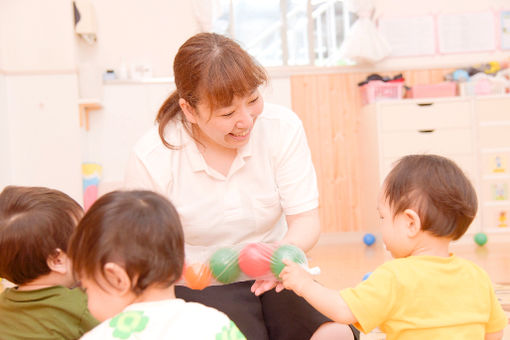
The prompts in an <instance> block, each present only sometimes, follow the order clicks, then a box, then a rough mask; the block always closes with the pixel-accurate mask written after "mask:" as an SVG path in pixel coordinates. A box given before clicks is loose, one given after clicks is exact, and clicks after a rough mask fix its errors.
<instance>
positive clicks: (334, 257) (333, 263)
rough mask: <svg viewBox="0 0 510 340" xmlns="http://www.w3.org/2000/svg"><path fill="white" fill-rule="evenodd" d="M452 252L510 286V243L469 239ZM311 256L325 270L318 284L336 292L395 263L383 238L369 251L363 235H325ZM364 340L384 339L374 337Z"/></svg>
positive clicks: (509, 335)
mask: <svg viewBox="0 0 510 340" xmlns="http://www.w3.org/2000/svg"><path fill="white" fill-rule="evenodd" d="M500 238H501V237H500ZM451 251H452V252H454V253H455V254H456V255H458V256H461V257H463V258H466V259H468V260H471V261H473V262H475V263H476V264H478V265H479V266H481V267H482V268H484V269H485V270H486V271H487V273H488V274H489V276H490V277H491V279H492V280H493V282H494V283H495V284H510V239H508V238H507V239H506V240H494V237H491V236H489V242H488V243H487V244H486V245H485V246H483V247H479V246H477V245H476V244H475V243H474V242H472V241H471V240H470V238H469V237H468V236H466V237H465V239H464V240H463V241H461V242H459V243H457V244H452V247H451ZM308 255H309V264H310V266H319V267H320V268H321V274H320V275H319V276H318V277H317V280H318V281H319V282H321V283H322V284H324V285H325V286H327V287H330V288H334V289H341V288H346V287H351V286H355V285H357V284H358V283H359V282H361V281H362V278H363V276H364V275H365V274H366V273H368V272H371V271H373V270H374V269H375V268H377V266H379V265H380V264H382V263H383V262H385V261H387V260H389V259H391V255H390V254H389V253H388V252H387V251H386V250H385V249H384V246H383V244H382V242H381V241H380V237H378V240H377V242H376V243H375V244H374V245H372V246H370V247H367V246H365V244H363V242H362V234H355V233H352V234H343V235H341V234H325V235H323V237H322V238H321V240H320V241H319V243H318V244H317V246H315V247H314V248H313V249H312V250H311V251H310V252H309V253H308ZM506 307H510V306H505V309H507V308H506ZM508 311H509V312H510V309H508ZM509 315H510V313H509ZM362 339H374V340H375V339H384V337H383V336H381V334H377V333H373V334H370V335H367V336H364V337H363V338H362ZM504 339H505V340H510V327H507V328H506V330H505V337H504Z"/></svg>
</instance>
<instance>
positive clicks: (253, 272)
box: [239, 243, 273, 277]
mask: <svg viewBox="0 0 510 340" xmlns="http://www.w3.org/2000/svg"><path fill="white" fill-rule="evenodd" d="M272 252H273V249H272V248H271V247H270V246H269V245H268V244H265V243H249V244H247V245H246V246H245V247H244V248H243V249H242V250H241V251H240V252H239V267H240V268H241V270H242V271H243V272H244V273H245V274H246V275H248V276H250V277H261V276H264V275H266V274H267V273H268V272H269V269H270V268H269V267H270V260H271V253H272Z"/></svg>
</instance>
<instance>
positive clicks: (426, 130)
mask: <svg viewBox="0 0 510 340" xmlns="http://www.w3.org/2000/svg"><path fill="white" fill-rule="evenodd" d="M434 131H436V129H424V130H418V132H419V133H432V132H434Z"/></svg>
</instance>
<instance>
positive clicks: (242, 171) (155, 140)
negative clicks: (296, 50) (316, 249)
mask: <svg viewBox="0 0 510 340" xmlns="http://www.w3.org/2000/svg"><path fill="white" fill-rule="evenodd" d="M174 77H175V85H176V90H175V92H174V93H172V94H171V95H170V96H169V97H168V99H167V100H166V101H165V103H164V104H163V105H162V106H161V109H160V110H159V113H158V115H157V118H156V121H157V123H158V125H157V126H155V127H154V128H153V129H152V130H151V131H149V132H148V133H147V134H146V135H145V136H144V137H142V139H141V140H140V141H139V142H138V143H137V145H136V146H135V148H134V150H133V153H132V156H131V159H130V162H129V165H128V169H127V172H126V185H127V186H128V187H137V188H146V189H150V190H154V191H157V192H159V193H161V194H163V195H164V196H166V197H168V198H169V199H170V200H171V201H172V202H173V203H174V205H175V207H176V209H177V211H178V212H179V216H180V218H181V220H182V224H183V230H184V235H185V246H186V263H187V264H189V265H190V266H192V265H193V264H194V263H197V262H201V263H204V262H205V261H204V259H207V258H209V257H210V256H211V255H212V254H213V253H214V251H215V250H217V249H218V248H220V247H228V246H238V245H242V244H247V243H273V244H293V245H295V246H297V247H299V248H301V249H302V250H304V251H307V250H309V249H310V248H311V247H313V246H314V245H315V243H316V242H317V240H318V237H319V233H320V222H319V217H318V212H317V207H318V190H317V179H316V175H315V170H314V167H313V164H312V160H311V155H310V149H309V148H308V144H307V141H306V136H305V132H304V129H303V125H302V123H301V121H300V120H299V118H298V117H297V116H296V114H295V113H294V112H292V111H291V110H289V109H286V108H284V107H281V106H277V105H272V104H266V105H264V100H263V98H262V96H261V94H260V92H259V87H260V86H261V85H263V84H264V83H266V81H267V76H266V72H265V70H264V69H263V68H262V67H261V66H260V65H259V64H258V63H257V62H256V61H255V60H254V59H252V58H251V57H250V55H248V53H246V52H245V51H244V50H243V49H241V48H240V47H239V45H238V44H237V43H235V42H234V41H233V40H231V39H229V38H226V37H224V36H221V35H218V34H214V33H201V34H197V35H195V36H193V37H191V38H190V39H189V40H188V41H186V42H185V43H184V44H183V45H182V46H181V47H180V49H179V51H178V53H177V55H176V57H175V60H174ZM275 287H276V289H273V288H275ZM281 290H282V287H281V285H278V284H277V282H276V281H275V280H255V281H241V282H233V283H228V284H225V285H215V286H210V287H207V288H205V289H203V290H193V289H190V288H188V287H184V286H177V287H176V296H177V297H179V298H182V299H184V300H187V301H197V302H200V303H203V304H206V305H209V306H211V307H215V308H217V309H219V310H221V311H223V312H225V313H226V314H227V315H228V316H229V317H230V318H231V319H232V320H233V321H234V322H235V323H236V324H237V326H238V327H239V329H240V330H241V331H242V332H243V334H245V335H246V337H247V338H248V339H260V340H269V339H279V340H285V339H289V340H290V339H292V340H305V339H306V340H308V339H310V338H311V337H312V336H313V339H314V340H320V339H324V336H325V335H326V333H328V334H334V335H335V336H336V338H337V339H353V338H355V336H354V335H353V333H354V332H355V331H351V329H350V328H349V327H347V326H344V325H339V324H335V323H333V322H331V320H329V319H328V318H326V317H324V316H323V315H322V314H320V313H318V312H317V311H315V310H314V309H313V308H312V307H311V306H310V305H309V304H308V303H306V301H305V300H303V299H302V298H300V297H298V296H297V295H295V294H294V293H292V292H290V291H284V292H280V293H279V294H276V292H279V291H281ZM296 321H298V322H296Z"/></svg>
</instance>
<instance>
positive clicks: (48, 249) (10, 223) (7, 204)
mask: <svg viewBox="0 0 510 340" xmlns="http://www.w3.org/2000/svg"><path fill="white" fill-rule="evenodd" d="M82 215H83V209H82V208H81V206H80V205H79V204H78V203H77V202H76V201H75V200H74V199H72V198H71V197H69V196H68V195H67V194H65V193H63V192H61V191H58V190H54V189H49V188H44V187H23V186H7V187H6V188H5V189H4V190H3V191H2V192H1V193H0V249H1V250H2V255H1V256H0V277H4V278H6V279H7V280H9V281H11V282H13V283H15V284H17V285H23V284H25V283H29V282H30V281H33V280H35V279H37V278H38V277H39V276H41V275H45V274H48V273H50V271H51V269H50V268H49V267H48V264H47V261H48V259H49V258H51V257H52V256H57V255H58V254H59V252H58V249H60V250H61V251H63V252H64V253H65V252H67V243H68V241H69V239H70V238H71V234H72V233H73V231H74V228H75V227H76V225H77V224H78V221H79V220H80V218H81V217H82Z"/></svg>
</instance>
